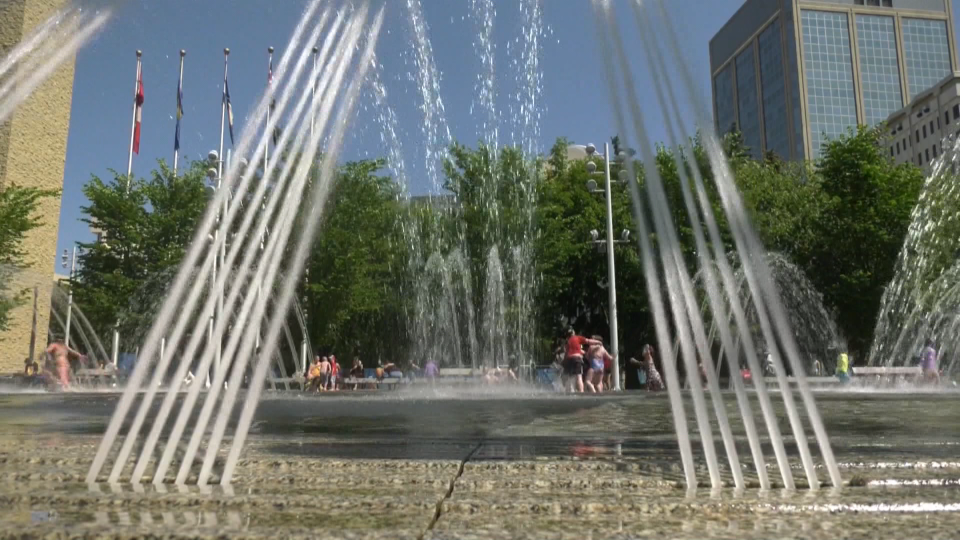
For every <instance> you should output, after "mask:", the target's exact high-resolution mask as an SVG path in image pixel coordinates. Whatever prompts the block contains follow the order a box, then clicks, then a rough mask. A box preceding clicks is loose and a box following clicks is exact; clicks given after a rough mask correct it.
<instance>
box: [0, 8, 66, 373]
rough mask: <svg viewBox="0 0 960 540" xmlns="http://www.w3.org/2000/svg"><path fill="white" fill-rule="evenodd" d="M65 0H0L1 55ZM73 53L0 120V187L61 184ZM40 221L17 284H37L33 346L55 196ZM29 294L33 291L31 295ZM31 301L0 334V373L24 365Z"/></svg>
mask: <svg viewBox="0 0 960 540" xmlns="http://www.w3.org/2000/svg"><path fill="white" fill-rule="evenodd" d="M66 3H67V2H66V0H2V4H3V13H2V15H0V57H3V56H6V54H7V53H8V52H9V51H10V49H11V48H12V47H13V46H14V45H16V44H17V43H19V42H20V41H21V40H22V39H23V37H24V35H27V34H29V33H30V31H31V30H32V29H33V28H35V27H36V26H37V25H38V24H39V23H41V22H43V21H45V20H46V19H47V18H48V17H50V15H52V14H53V13H54V12H55V11H56V10H57V9H60V8H61V7H63V6H64V5H66ZM73 69H74V62H73V59H70V60H69V61H67V62H65V63H64V64H63V65H61V67H60V68H59V69H58V70H57V71H56V72H55V73H54V74H53V75H52V76H51V77H50V78H49V79H48V80H47V81H46V82H45V83H44V84H42V85H41V86H39V87H38V88H37V89H36V91H35V92H34V93H33V95H32V96H31V97H30V98H29V99H28V100H26V101H25V102H24V103H23V104H21V105H20V108H19V109H18V110H17V111H16V113H14V115H13V116H12V117H11V118H10V120H8V121H7V123H6V124H5V125H3V126H0V189H3V188H4V187H6V186H8V185H10V184H17V185H20V186H32V187H38V188H44V189H58V190H59V189H62V188H63V167H64V161H65V159H66V152H67V132H68V130H69V127H70V106H71V98H72V94H73ZM39 210H40V213H41V217H42V222H41V225H40V226H39V227H37V228H36V229H34V230H33V231H31V232H30V233H29V235H28V236H27V238H26V242H25V247H26V251H27V254H26V261H25V262H26V264H27V265H28V268H27V269H25V270H24V271H22V272H20V273H19V274H18V279H17V280H16V281H15V282H14V283H13V286H14V287H16V288H29V289H32V288H33V287H34V286H36V287H38V288H39V291H40V297H39V303H38V317H37V329H38V331H37V350H38V351H42V350H43V348H45V346H46V342H47V327H48V318H49V312H50V291H51V283H52V281H53V276H54V267H53V266H54V263H53V261H54V257H55V255H56V250H57V229H58V225H59V222H60V197H51V198H48V199H44V200H43V202H41V204H40V207H39ZM31 298H32V295H31ZM32 308H33V306H32V302H28V304H27V305H25V306H23V307H21V308H19V309H17V310H15V311H14V313H13V314H12V320H11V323H12V324H11V328H10V330H8V331H7V332H5V333H2V334H0V373H10V372H14V371H20V370H22V369H23V360H24V359H25V358H26V357H27V355H28V353H29V347H30V330H31V323H32V313H33V311H32Z"/></svg>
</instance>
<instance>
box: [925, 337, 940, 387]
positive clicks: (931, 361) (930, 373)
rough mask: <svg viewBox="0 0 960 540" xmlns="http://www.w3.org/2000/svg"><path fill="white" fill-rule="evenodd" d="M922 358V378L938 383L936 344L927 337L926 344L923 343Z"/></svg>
mask: <svg viewBox="0 0 960 540" xmlns="http://www.w3.org/2000/svg"><path fill="white" fill-rule="evenodd" d="M922 358H923V360H922V364H921V366H922V367H923V378H924V379H925V380H926V381H927V382H930V383H934V384H937V383H939V382H940V371H939V369H938V368H937V363H938V362H937V344H936V343H935V342H934V341H933V340H932V339H928V340H927V342H926V344H924V347H923V357H922Z"/></svg>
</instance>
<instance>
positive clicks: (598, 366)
mask: <svg viewBox="0 0 960 540" xmlns="http://www.w3.org/2000/svg"><path fill="white" fill-rule="evenodd" d="M592 339H593V341H595V342H596V344H594V345H592V346H591V347H590V349H588V350H587V362H589V364H588V365H587V375H586V377H585V378H584V381H583V384H584V386H586V388H587V390H589V391H590V392H595V393H599V392H603V372H604V366H605V365H606V363H607V362H612V360H613V357H612V356H610V353H608V352H607V349H605V348H604V347H603V341H602V340H601V339H600V336H593V338H592Z"/></svg>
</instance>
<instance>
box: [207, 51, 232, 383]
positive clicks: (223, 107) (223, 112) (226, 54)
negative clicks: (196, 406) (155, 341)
mask: <svg viewBox="0 0 960 540" xmlns="http://www.w3.org/2000/svg"><path fill="white" fill-rule="evenodd" d="M229 58H230V49H228V48H224V49H223V89H222V92H221V95H220V152H219V153H218V154H217V191H218V192H219V191H220V189H221V187H222V186H223V130H224V121H225V119H226V116H227V65H228V64H227V61H228V60H229ZM217 222H218V223H219V222H220V213H219V209H218V213H217ZM219 236H220V227H219V226H218V227H217V229H216V230H215V231H214V232H213V241H214V246H215V247H216V246H217V243H218V241H219ZM217 251H219V249H218V250H217ZM217 259H218V257H214V258H213V273H212V274H211V276H210V289H211V291H210V293H211V294H212V295H214V297H215V298H217V300H218V302H217V303H216V305H215V306H214V315H213V316H212V317H211V318H210V328H209V329H208V334H209V336H210V339H214V335H213V328H214V322H215V321H216V318H217V317H218V316H221V315H222V314H221V313H220V311H219V309H217V308H219V306H220V305H221V304H220V302H219V300H220V299H219V298H218V295H217V290H216V284H217V277H216V276H217ZM220 271H221V272H222V271H223V269H222V268H221V269H220ZM216 339H218V340H219V339H220V338H219V337H218V338H216ZM214 369H220V346H219V344H218V345H217V347H216V356H215V358H214ZM207 377H208V379H207V386H209V385H210V379H211V377H210V375H209V374H208V375H207Z"/></svg>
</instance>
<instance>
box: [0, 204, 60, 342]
mask: <svg viewBox="0 0 960 540" xmlns="http://www.w3.org/2000/svg"><path fill="white" fill-rule="evenodd" d="M57 195H59V191H51V190H40V189H35V188H22V187H18V186H16V185H10V186H7V187H6V188H2V189H0V331H3V330H6V329H7V325H8V324H9V317H10V310H12V309H14V308H15V307H17V306H19V305H20V304H21V303H22V302H23V301H24V299H25V291H21V290H11V282H12V281H13V277H14V275H15V274H16V273H17V272H18V271H19V270H20V269H22V268H23V267H24V260H23V257H24V250H23V248H24V245H23V241H24V239H25V238H26V235H27V233H28V232H30V231H31V230H32V229H34V228H35V227H37V226H38V225H39V224H40V216H39V215H37V206H38V205H39V203H40V201H41V200H42V199H43V198H45V197H53V196H57Z"/></svg>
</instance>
